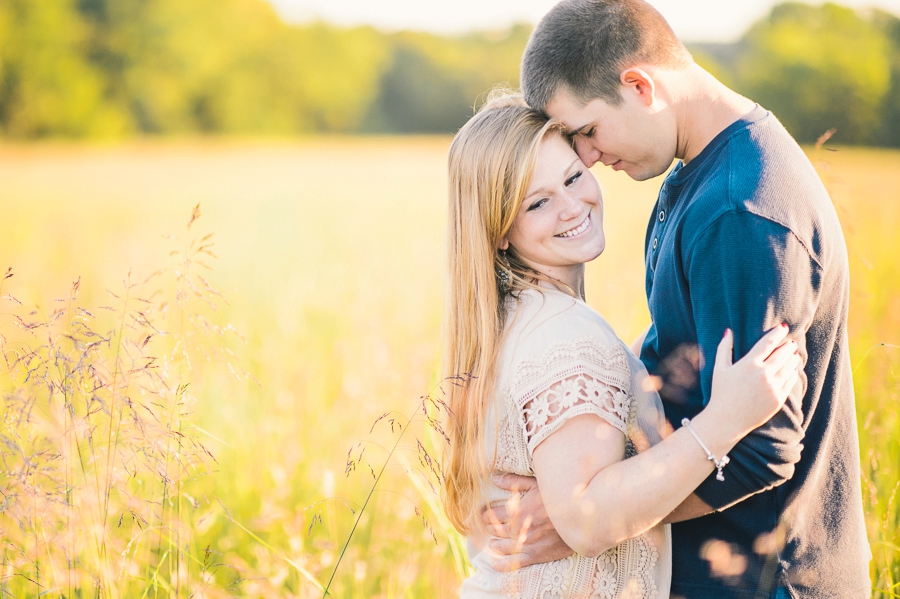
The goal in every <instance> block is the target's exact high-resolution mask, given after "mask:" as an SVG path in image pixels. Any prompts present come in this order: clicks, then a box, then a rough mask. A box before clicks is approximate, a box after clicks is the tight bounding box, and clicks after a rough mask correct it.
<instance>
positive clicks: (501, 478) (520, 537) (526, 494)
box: [482, 474, 574, 572]
mask: <svg viewBox="0 0 900 599" xmlns="http://www.w3.org/2000/svg"><path fill="white" fill-rule="evenodd" d="M493 482H494V484H495V485H496V486H498V487H499V488H501V489H504V490H506V491H509V492H511V493H512V494H513V495H512V497H511V498H510V501H508V502H507V503H506V504H505V505H501V506H497V507H494V508H487V509H485V510H484V512H482V518H483V519H484V523H485V525H486V526H487V528H488V530H489V531H490V532H491V534H492V535H494V537H495V538H493V539H491V541H490V542H489V543H488V547H489V548H490V549H491V550H492V552H493V553H496V554H497V555H496V556H495V557H494V558H493V559H492V564H491V565H492V567H493V568H494V569H495V570H496V571H498V572H511V571H513V570H517V569H519V568H524V567H525V566H530V565H532V564H542V563H544V562H552V561H556V560H558V559H563V558H566V557H569V556H570V555H572V554H573V553H574V552H573V551H572V550H571V549H569V547H568V546H567V545H566V544H565V542H564V541H563V540H562V539H561V538H560V536H559V535H558V534H557V532H556V529H555V528H553V524H552V523H551V522H550V518H549V517H548V516H547V511H546V510H545V509H544V502H543V501H541V494H540V492H539V491H538V486H537V481H536V480H535V479H533V478H531V477H528V476H517V475H515V474H502V475H497V476H494V479H493Z"/></svg>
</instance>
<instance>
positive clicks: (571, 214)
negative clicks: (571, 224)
mask: <svg viewBox="0 0 900 599" xmlns="http://www.w3.org/2000/svg"><path fill="white" fill-rule="evenodd" d="M582 204H583V202H582V201H581V200H580V199H579V198H576V197H575V196H573V195H571V194H568V193H567V194H566V195H565V203H564V204H563V208H562V210H561V211H560V214H559V217H560V218H561V219H562V220H568V219H570V218H575V217H577V216H579V215H581V213H582V212H584V209H583V208H582Z"/></svg>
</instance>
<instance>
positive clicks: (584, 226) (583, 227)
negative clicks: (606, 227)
mask: <svg viewBox="0 0 900 599" xmlns="http://www.w3.org/2000/svg"><path fill="white" fill-rule="evenodd" d="M590 227H591V213H590V212H588V214H587V217H586V218H585V219H584V220H583V221H582V223H581V224H580V225H578V226H577V227H573V228H571V229H569V230H568V231H563V232H562V233H558V234H557V235H555V237H563V238H570V237H577V236H579V235H581V234H582V233H584V232H585V231H587V230H588V229H590Z"/></svg>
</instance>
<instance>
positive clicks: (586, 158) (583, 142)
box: [575, 136, 600, 168]
mask: <svg viewBox="0 0 900 599" xmlns="http://www.w3.org/2000/svg"><path fill="white" fill-rule="evenodd" d="M575 153H576V154H578V157H579V158H580V159H581V161H582V162H583V163H584V165H585V166H586V167H588V168H591V167H592V166H594V165H595V164H597V161H598V160H600V151H599V150H598V149H597V148H595V147H594V145H593V144H592V143H591V140H590V139H587V138H584V137H581V136H579V137H576V138H575Z"/></svg>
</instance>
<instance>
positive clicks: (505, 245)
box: [497, 237, 509, 251]
mask: <svg viewBox="0 0 900 599" xmlns="http://www.w3.org/2000/svg"><path fill="white" fill-rule="evenodd" d="M497 249H498V250H500V251H505V250H507V249H509V239H507V238H506V237H503V239H501V240H500V243H498V244H497Z"/></svg>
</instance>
